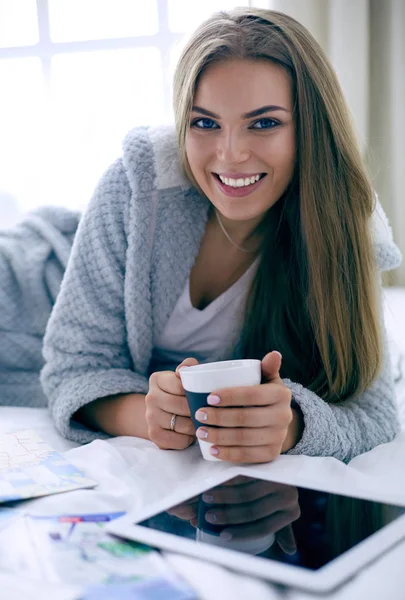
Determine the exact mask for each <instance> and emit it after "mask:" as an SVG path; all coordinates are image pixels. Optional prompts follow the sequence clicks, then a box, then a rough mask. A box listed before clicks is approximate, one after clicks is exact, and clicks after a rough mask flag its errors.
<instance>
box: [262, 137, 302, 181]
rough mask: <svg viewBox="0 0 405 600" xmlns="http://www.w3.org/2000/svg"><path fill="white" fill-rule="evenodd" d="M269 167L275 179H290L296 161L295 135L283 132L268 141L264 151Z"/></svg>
mask: <svg viewBox="0 0 405 600" xmlns="http://www.w3.org/2000/svg"><path fill="white" fill-rule="evenodd" d="M265 152H266V154H265V155H266V156H267V160H268V162H269V166H270V167H271V168H272V169H273V173H274V175H275V176H276V177H277V179H282V180H285V179H290V178H291V176H292V173H293V171H294V166H295V160H296V147H295V135H294V134H293V133H290V132H285V134H284V133H283V135H280V136H277V137H274V138H273V139H271V140H269V143H268V145H267V147H266V149H265Z"/></svg>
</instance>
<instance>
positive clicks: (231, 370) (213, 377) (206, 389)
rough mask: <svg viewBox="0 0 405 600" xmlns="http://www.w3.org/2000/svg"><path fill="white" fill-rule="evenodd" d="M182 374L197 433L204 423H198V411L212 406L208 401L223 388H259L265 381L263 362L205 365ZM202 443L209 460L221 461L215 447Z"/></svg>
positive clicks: (238, 361)
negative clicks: (255, 386) (210, 395)
mask: <svg viewBox="0 0 405 600" xmlns="http://www.w3.org/2000/svg"><path fill="white" fill-rule="evenodd" d="M179 372H180V377H181V382H182V384H183V388H184V391H185V394H186V397H187V401H188V405H189V407H190V413H191V418H192V420H193V423H194V426H195V428H196V429H198V427H201V426H202V425H203V423H201V422H200V421H197V420H196V418H195V413H196V412H197V410H198V409H200V408H203V407H207V406H209V404H207V397H208V396H209V394H210V393H211V392H214V391H218V390H220V389H221V388H232V387H246V386H251V385H258V384H259V383H260V382H261V377H262V371H261V361H260V360H255V359H242V360H225V361H221V362H212V363H203V364H200V365H194V366H192V367H182V368H181V369H180V371H179ZM198 443H199V445H200V449H201V453H202V455H203V457H204V458H205V460H212V461H218V460H220V459H219V458H217V457H216V456H213V455H212V454H211V453H210V451H209V449H210V448H211V446H212V445H213V444H211V443H210V442H205V441H204V440H200V439H199V440H198Z"/></svg>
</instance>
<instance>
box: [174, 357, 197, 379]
mask: <svg viewBox="0 0 405 600" xmlns="http://www.w3.org/2000/svg"><path fill="white" fill-rule="evenodd" d="M194 365H198V360H197V359H196V358H185V359H184V360H183V362H182V363H180V364H179V366H178V367H177V368H176V375H177V377H179V378H180V373H179V371H180V369H181V368H182V367H193V366H194Z"/></svg>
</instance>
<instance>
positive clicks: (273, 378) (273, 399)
mask: <svg viewBox="0 0 405 600" xmlns="http://www.w3.org/2000/svg"><path fill="white" fill-rule="evenodd" d="M281 360H282V358H281V354H280V353H279V352H270V353H269V354H266V356H265V357H264V358H263V360H262V373H263V378H264V380H265V383H262V384H260V385H255V386H251V387H237V388H227V389H221V390H218V391H215V392H211V394H210V395H209V397H208V399H207V402H208V404H211V405H212V406H211V407H210V408H208V407H207V408H205V407H204V408H203V409H200V410H198V411H197V412H196V415H195V417H196V419H197V420H198V421H200V422H201V424H202V427H199V428H198V429H197V437H199V438H200V439H203V440H205V441H207V442H211V443H213V444H215V445H214V446H213V447H212V448H210V452H211V453H212V454H214V455H215V456H217V457H218V458H220V459H222V460H226V461H229V462H237V463H263V462H268V461H270V460H274V459H275V458H276V457H277V456H278V455H279V454H280V453H281V452H286V451H287V450H289V449H290V448H292V447H293V446H295V444H296V443H297V441H298V440H299V439H300V437H301V433H302V422H301V419H300V415H299V413H298V412H296V411H295V410H293V409H292V408H291V397H292V394H291V391H290V389H289V388H288V387H287V386H285V385H284V383H283V382H282V380H281V378H280V374H279V370H280V367H281ZM210 425H216V426H218V427H219V428H215V427H209V426H210Z"/></svg>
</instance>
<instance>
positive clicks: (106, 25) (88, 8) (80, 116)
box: [0, 0, 269, 226]
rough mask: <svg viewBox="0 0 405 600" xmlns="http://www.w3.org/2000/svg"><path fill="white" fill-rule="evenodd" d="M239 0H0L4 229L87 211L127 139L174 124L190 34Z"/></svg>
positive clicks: (0, 145) (0, 199) (0, 174)
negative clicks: (143, 128)
mask: <svg viewBox="0 0 405 600" xmlns="http://www.w3.org/2000/svg"><path fill="white" fill-rule="evenodd" d="M253 4H254V5H257V6H259V5H261V6H263V5H264V4H266V5H267V6H268V5H269V2H267V1H266V2H263V1H259V2H252V1H251V2H241V1H239V2H237V1H236V2H235V1H234V0H204V2H202V3H194V2H190V0H0V81H1V88H2V93H1V95H0V131H1V136H0V164H1V168H0V219H1V222H0V226H7V225H8V224H9V222H10V221H12V220H13V219H14V218H15V214H16V213H17V212H18V213H22V212H25V211H28V210H32V209H34V208H36V207H37V206H40V205H44V204H56V205H62V206H66V207H68V208H71V209H74V210H76V209H79V210H80V209H83V208H84V206H85V205H86V203H87V202H88V200H89V198H90V197H91V194H92V192H93V190H94V187H95V185H96V183H97V181H98V179H99V178H100V176H101V175H102V173H103V171H104V170H105V169H106V168H107V167H108V165H109V164H111V162H113V161H114V160H115V159H116V158H117V157H118V156H119V155H120V153H121V143H122V139H123V137H124V135H125V134H126V132H127V131H128V130H129V129H131V128H132V127H135V126H137V125H141V124H151V125H153V124H157V123H162V122H168V121H171V120H172V116H171V114H172V112H171V79H172V73H173V69H174V65H175V63H176V61H177V57H178V55H179V53H180V50H181V47H182V45H183V43H184V40H185V39H186V36H185V34H187V33H188V32H189V31H190V30H192V29H193V28H194V27H195V26H196V25H197V24H198V23H199V22H201V21H202V20H203V19H204V18H206V17H207V16H209V15H210V14H211V13H212V12H214V11H216V10H221V9H230V8H233V7H234V6H241V5H253Z"/></svg>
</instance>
